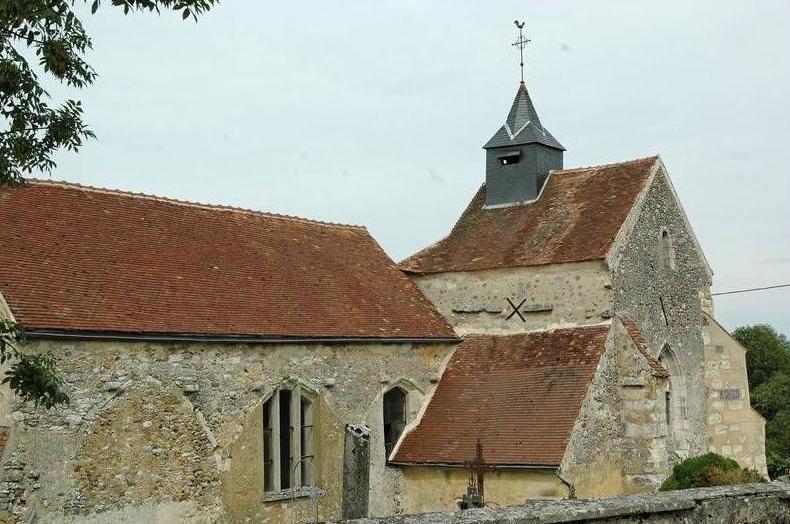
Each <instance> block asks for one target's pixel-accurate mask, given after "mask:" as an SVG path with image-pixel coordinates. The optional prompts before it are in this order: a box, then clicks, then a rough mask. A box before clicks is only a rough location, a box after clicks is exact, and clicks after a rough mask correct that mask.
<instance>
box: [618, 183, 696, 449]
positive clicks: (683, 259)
mask: <svg viewBox="0 0 790 524" xmlns="http://www.w3.org/2000/svg"><path fill="white" fill-rule="evenodd" d="M664 230H666V231H668V232H669V234H670V236H671V241H672V249H673V251H674V256H673V260H674V267H672V268H668V267H665V266H664V265H663V264H662V263H661V257H660V238H661V233H662V231H664ZM612 282H613V288H614V303H615V312H616V313H617V314H624V315H626V316H630V317H631V318H633V319H634V320H635V321H636V322H637V323H638V324H639V326H640V328H641V330H642V333H643V335H644V337H645V339H646V342H647V349H648V351H649V352H650V353H651V354H652V355H653V356H655V357H658V356H659V354H660V352H661V350H662V348H663V347H664V345H665V344H668V345H669V346H670V347H671V348H672V350H673V351H674V353H675V354H676V355H677V358H678V361H679V362H678V363H679V367H680V368H681V369H682V370H683V373H684V377H683V380H684V382H685V390H686V391H688V392H703V391H705V381H704V361H703V340H702V309H701V304H700V290H701V289H703V288H706V287H707V286H708V285H709V283H710V276H709V273H708V270H707V266H706V264H705V258H704V256H702V254H701V253H700V252H699V244H698V243H697V241H696V239H695V238H694V235H693V232H692V231H691V230H690V228H689V227H688V222H687V220H686V217H685V214H684V213H683V210H682V208H681V204H680V203H679V202H678V200H677V197H676V196H675V193H674V191H673V190H672V188H671V184H670V183H669V181H668V178H667V175H666V172H665V170H664V169H663V168H662V169H660V170H658V172H657V173H656V175H655V177H654V178H653V180H652V182H651V184H650V186H649V187H648V189H647V192H646V194H645V197H644V201H643V203H642V207H641V210H640V211H639V213H638V215H637V217H636V220H635V223H634V224H633V229H632V230H631V232H630V234H629V236H628V238H627V241H626V242H625V244H624V246H623V248H622V252H621V255H620V257H619V260H618V262H617V265H616V267H615V268H614V269H613V270H612ZM681 402H682V411H683V413H684V416H685V422H684V424H685V431H684V434H685V438H684V439H683V440H676V441H673V442H671V443H670V444H669V450H668V451H669V456H670V460H671V461H673V462H674V461H677V460H679V459H681V458H683V457H686V456H693V455H698V454H700V453H704V452H705V451H707V444H706V427H705V418H706V405H705V395H703V394H695V395H688V396H687V397H686V398H683V399H682V400H681Z"/></svg>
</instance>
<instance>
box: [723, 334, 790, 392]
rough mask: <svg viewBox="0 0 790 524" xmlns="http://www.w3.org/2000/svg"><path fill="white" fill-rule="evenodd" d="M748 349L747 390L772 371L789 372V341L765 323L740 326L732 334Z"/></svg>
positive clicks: (760, 382)
mask: <svg viewBox="0 0 790 524" xmlns="http://www.w3.org/2000/svg"><path fill="white" fill-rule="evenodd" d="M732 336H733V337H735V338H736V339H737V340H738V342H740V343H741V344H743V346H744V347H745V348H747V349H748V350H749V351H747V352H746V367H747V368H748V370H749V390H754V389H755V388H756V387H758V386H759V385H760V384H762V383H763V382H765V381H766V380H768V379H769V378H770V377H771V375H773V374H774V373H777V372H780V373H788V374H790V342H788V340H787V338H786V337H785V336H784V335H780V334H779V333H777V332H776V330H775V329H774V328H772V327H771V326H768V325H766V324H757V325H755V326H746V327H740V328H738V329H736V330H735V332H734V333H733V334H732Z"/></svg>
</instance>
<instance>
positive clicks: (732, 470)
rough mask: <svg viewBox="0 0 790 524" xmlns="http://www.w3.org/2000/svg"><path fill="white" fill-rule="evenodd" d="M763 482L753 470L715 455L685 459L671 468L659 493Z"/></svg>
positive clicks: (761, 477)
mask: <svg viewBox="0 0 790 524" xmlns="http://www.w3.org/2000/svg"><path fill="white" fill-rule="evenodd" d="M748 482H765V479H764V478H763V476H762V475H760V474H759V473H758V472H756V471H754V470H753V469H744V468H741V466H740V465H739V464H738V463H737V462H736V461H734V460H732V459H729V458H725V457H722V456H721V455H717V454H716V453H706V454H705V455H701V456H699V457H691V458H687V459H686V460H684V461H683V462H681V463H679V464H676V465H675V466H674V467H673V468H672V474H671V475H670V476H669V477H667V479H666V480H665V481H664V483H663V484H661V491H672V490H676V489H689V488H702V487H705V486H724V485H729V484H745V483H748Z"/></svg>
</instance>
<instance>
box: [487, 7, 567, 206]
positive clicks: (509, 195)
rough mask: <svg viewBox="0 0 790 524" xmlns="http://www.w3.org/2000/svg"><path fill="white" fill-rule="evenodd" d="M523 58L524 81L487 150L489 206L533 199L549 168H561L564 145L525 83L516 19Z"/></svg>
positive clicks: (523, 43)
mask: <svg viewBox="0 0 790 524" xmlns="http://www.w3.org/2000/svg"><path fill="white" fill-rule="evenodd" d="M515 24H516V27H517V28H518V40H516V42H515V43H514V44H513V46H514V47H516V48H518V50H519V56H520V57H521V83H520V84H519V86H518V91H517V92H516V99H515V100H513V106H512V107H511V108H510V113H508V115H507V119H506V120H505V123H504V125H503V126H502V127H500V128H499V131H497V132H496V134H495V135H494V136H493V137H492V138H491V140H489V141H488V142H487V143H486V145H484V146H483V149H485V150H486V206H502V205H509V204H518V203H525V202H530V201H532V200H535V199H537V198H538V195H540V191H541V189H543V184H544V183H545V182H546V178H547V177H548V176H549V171H551V170H552V169H562V152H563V151H565V148H564V147H562V144H560V143H559V142H558V141H557V139H555V138H554V137H553V136H551V133H549V132H548V130H547V129H546V128H545V127H543V124H541V123H540V118H538V113H537V111H535V106H534V105H533V104H532V100H531V99H530V97H529V92H528V91H527V86H526V85H525V84H524V47H525V46H526V45H527V43H528V42H529V39H527V38H524V31H523V29H524V23H523V22H519V21H518V20H517V21H516V22H515Z"/></svg>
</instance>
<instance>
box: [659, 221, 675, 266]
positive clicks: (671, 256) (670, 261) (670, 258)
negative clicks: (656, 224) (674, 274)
mask: <svg viewBox="0 0 790 524" xmlns="http://www.w3.org/2000/svg"><path fill="white" fill-rule="evenodd" d="M659 257H660V258H661V266H662V267H664V268H666V269H675V249H674V247H673V246H672V237H671V236H670V234H669V231H667V230H666V229H664V230H662V231H661V253H660V254H659Z"/></svg>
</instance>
